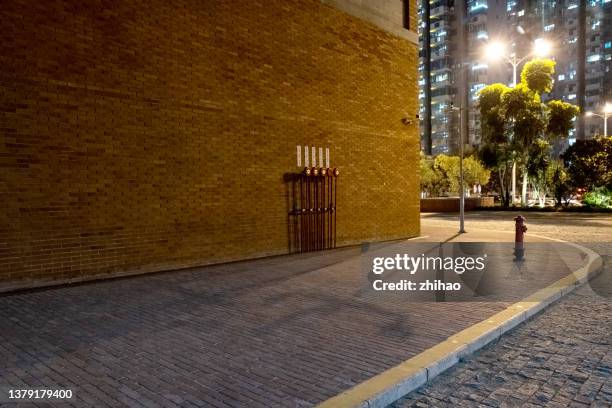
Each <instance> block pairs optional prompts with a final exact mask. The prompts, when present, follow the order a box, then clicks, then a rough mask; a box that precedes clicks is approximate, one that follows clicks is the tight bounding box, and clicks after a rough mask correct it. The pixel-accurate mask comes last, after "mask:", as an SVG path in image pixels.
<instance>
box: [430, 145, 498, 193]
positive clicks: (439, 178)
mask: <svg viewBox="0 0 612 408" xmlns="http://www.w3.org/2000/svg"><path fill="white" fill-rule="evenodd" d="M460 160H461V159H460V158H459V156H447V155H445V154H440V155H438V156H436V157H435V159H431V158H428V157H426V156H423V155H422V156H421V163H420V166H421V190H422V191H425V192H427V193H428V194H430V195H433V196H441V195H443V194H444V193H447V192H452V193H458V192H459V185H460V177H461V175H460V169H459V161H460ZM490 176H491V171H490V170H488V169H486V168H485V167H484V165H483V163H482V162H480V161H479V160H478V159H477V158H475V157H466V158H465V159H464V160H463V180H464V182H465V185H466V186H472V185H474V184H480V185H485V184H487V183H488V182H489V178H490Z"/></svg>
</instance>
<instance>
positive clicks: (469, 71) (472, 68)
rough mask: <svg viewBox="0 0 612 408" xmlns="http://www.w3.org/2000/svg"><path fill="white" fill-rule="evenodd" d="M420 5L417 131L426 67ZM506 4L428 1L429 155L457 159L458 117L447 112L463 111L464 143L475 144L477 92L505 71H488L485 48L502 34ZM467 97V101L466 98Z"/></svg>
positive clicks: (493, 68) (477, 138)
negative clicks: (430, 142)
mask: <svg viewBox="0 0 612 408" xmlns="http://www.w3.org/2000/svg"><path fill="white" fill-rule="evenodd" d="M423 7H424V5H422V6H421V9H420V11H419V13H420V14H419V15H420V18H421V25H420V31H419V41H420V44H421V49H422V51H421V54H420V65H419V72H420V74H421V75H420V78H419V84H420V86H421V92H420V100H421V113H422V121H421V129H422V130H425V129H426V126H425V123H424V121H425V117H426V106H425V104H426V93H427V92H428V89H427V85H426V76H427V72H426V64H425V59H424V58H425V57H426V54H425V51H424V50H423V47H424V44H425V41H426V39H425V31H424V27H425V21H423V19H424V11H423ZM505 11H506V10H505V4H504V3H503V2H501V1H486V0H470V1H467V2H463V3H462V2H456V1H454V0H437V1H435V2H430V14H429V20H430V23H429V26H430V44H431V64H430V66H431V69H430V73H429V77H430V81H431V88H430V90H429V92H430V95H431V125H432V126H431V128H432V154H434V155H436V154H440V153H446V154H456V153H457V151H458V149H459V126H460V125H459V117H458V113H457V111H456V110H455V111H452V110H450V108H451V107H459V106H464V105H466V106H467V118H466V119H467V123H466V124H465V125H466V126H467V132H466V137H465V143H466V144H468V145H472V146H477V145H478V144H479V143H480V115H479V112H478V108H477V106H476V102H477V99H478V91H480V89H482V88H483V87H484V86H485V85H486V84H488V83H492V82H497V81H499V80H502V79H503V77H504V76H505V70H504V69H503V68H500V67H496V66H489V64H488V61H487V60H486V58H484V55H483V52H484V46H485V45H486V43H487V41H488V40H489V38H490V37H494V36H501V35H503V33H505V30H506V24H505V16H506V12H505ZM466 94H467V96H466Z"/></svg>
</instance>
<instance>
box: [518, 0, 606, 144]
mask: <svg viewBox="0 0 612 408" xmlns="http://www.w3.org/2000/svg"><path fill="white" fill-rule="evenodd" d="M507 8H508V23H509V26H512V27H518V26H520V27H523V29H524V33H519V32H517V31H516V30H513V31H512V32H513V39H514V41H513V42H514V44H515V48H516V52H517V53H518V52H520V50H527V49H529V48H528V45H527V44H526V43H527V42H528V41H532V40H533V39H534V38H543V39H546V40H548V41H549V42H550V43H551V44H552V58H553V59H554V60H555V61H556V63H557V64H556V68H555V71H556V73H555V84H554V87H553V92H552V93H551V94H550V95H547V96H545V97H546V98H547V99H550V98H553V99H561V100H564V101H566V102H569V103H573V104H576V105H579V106H580V105H581V102H580V100H579V98H580V90H579V87H580V81H579V79H580V71H581V70H580V67H579V63H580V61H581V59H582V58H584V63H585V66H584V101H583V110H584V111H585V112H586V111H593V112H599V111H601V110H603V107H604V105H605V103H606V102H612V100H611V99H610V96H611V92H612V86H611V85H610V82H609V79H610V78H611V76H610V75H611V74H610V70H611V68H612V35H611V30H612V29H611V24H612V1H610V0H591V1H585V9H586V10H585V11H586V13H585V33H584V34H585V35H584V42H585V47H584V54H581V53H580V51H581V49H580V47H579V44H580V35H579V34H580V33H579V31H580V24H579V20H580V0H560V1H558V0H554V1H553V0H546V1H533V0H508V2H507ZM583 120H584V137H585V138H591V137H593V136H595V135H597V134H600V135H601V134H603V119H601V118H599V117H596V116H593V117H584V119H583ZM575 140H576V132H573V133H572V136H571V137H570V140H569V143H573V142H574V141H575Z"/></svg>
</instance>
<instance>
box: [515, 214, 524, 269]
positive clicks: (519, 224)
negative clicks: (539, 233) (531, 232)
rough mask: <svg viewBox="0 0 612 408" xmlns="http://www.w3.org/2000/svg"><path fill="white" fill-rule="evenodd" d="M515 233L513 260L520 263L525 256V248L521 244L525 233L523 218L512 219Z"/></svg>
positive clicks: (520, 216)
mask: <svg viewBox="0 0 612 408" xmlns="http://www.w3.org/2000/svg"><path fill="white" fill-rule="evenodd" d="M514 222H515V231H516V234H515V235H514V260H515V261H522V260H523V257H524V256H525V248H524V246H523V243H524V241H525V233H526V232H527V226H526V225H525V217H523V216H522V215H519V216H518V217H516V218H515V219H514Z"/></svg>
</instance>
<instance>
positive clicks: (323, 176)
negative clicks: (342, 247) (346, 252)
mask: <svg viewBox="0 0 612 408" xmlns="http://www.w3.org/2000/svg"><path fill="white" fill-rule="evenodd" d="M326 178H327V171H325V169H324V168H323V167H321V194H322V195H323V196H322V199H321V201H322V204H321V246H322V248H323V249H326V248H327V245H325V216H326V215H327V202H326V201H325V189H326V188H327V187H326V184H325V179H326Z"/></svg>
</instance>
